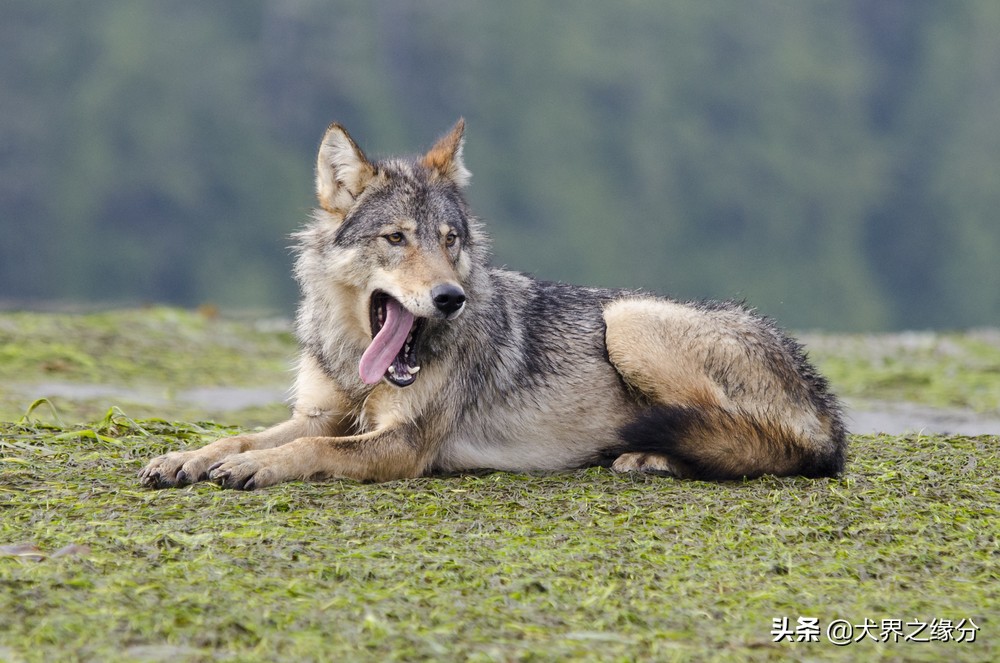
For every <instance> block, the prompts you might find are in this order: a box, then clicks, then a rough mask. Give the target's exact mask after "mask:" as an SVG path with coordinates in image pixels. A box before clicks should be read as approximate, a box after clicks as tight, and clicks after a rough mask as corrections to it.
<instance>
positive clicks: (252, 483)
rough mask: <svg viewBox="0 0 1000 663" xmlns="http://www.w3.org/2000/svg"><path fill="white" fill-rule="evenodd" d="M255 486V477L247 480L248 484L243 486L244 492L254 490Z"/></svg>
mask: <svg viewBox="0 0 1000 663" xmlns="http://www.w3.org/2000/svg"><path fill="white" fill-rule="evenodd" d="M255 486H256V482H255V481H254V477H250V478H249V479H247V481H246V483H245V484H243V487H242V490H253V489H254V487H255Z"/></svg>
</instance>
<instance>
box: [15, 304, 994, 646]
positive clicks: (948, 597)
mask: <svg viewBox="0 0 1000 663" xmlns="http://www.w3.org/2000/svg"><path fill="white" fill-rule="evenodd" d="M807 341H809V347H810V349H811V350H812V349H813V348H815V349H816V351H815V353H814V357H816V359H817V362H818V363H819V364H820V366H821V368H822V369H823V370H824V371H827V372H828V373H831V374H832V375H833V378H834V384H835V387H836V388H837V389H838V390H840V391H841V393H844V394H845V395H849V396H858V395H861V396H865V395H870V396H872V397H878V398H889V399H892V398H896V397H907V395H910V394H914V395H915V397H914V400H917V401H921V402H925V403H929V404H940V403H948V404H964V405H967V406H969V407H976V408H977V409H980V410H983V411H991V412H995V411H997V410H998V408H1000V390H997V389H996V388H995V385H994V380H995V378H996V375H998V374H1000V373H998V369H997V366H998V360H997V358H996V357H995V356H994V354H993V352H994V348H995V347H996V345H997V344H996V338H994V336H991V335H990V333H982V334H979V335H947V336H938V335H930V336H928V335H917V336H914V337H912V338H911V337H904V338H902V340H900V339H892V338H890V337H875V338H874V339H873V340H872V339H869V341H871V343H874V344H875V345H872V344H871V343H868V344H866V343H864V342H862V341H863V339H862V337H816V338H811V339H807ZM873 348H874V349H873ZM294 350H295V345H294V341H293V339H292V337H291V335H290V334H289V333H288V327H287V323H284V324H281V323H268V324H265V325H260V324H253V323H251V322H248V321H245V320H244V321H239V320H228V319H220V318H217V317H215V316H213V315H205V314H204V313H189V312H184V311H176V310H173V309H149V310H146V311H120V312H111V313H99V314H90V315H81V316H68V315H52V314H37V313H18V314H12V313H4V314H0V420H3V419H6V420H7V422H8V423H0V661H73V660H83V661H216V660H233V661H252V660H260V661H276V660H295V661H299V660H301V661H341V660H343V661H354V660H372V661H384V660H435V661H439V660H474V661H476V660H478V661H534V660H537V661H548V660H599V661H608V660H611V661H615V660H621V661H629V660H664V661H670V660H677V661H689V660H733V661H742V660H785V659H794V660H899V661H912V660H916V661H920V660H925V661H937V660H956V661H991V660H1000V644H998V642H1000V639H998V637H997V632H998V629H1000V610H998V595H1000V525H998V522H1000V518H998V513H997V511H998V509H1000V506H998V505H1000V481H998V477H1000V438H998V437H996V436H982V437H945V436H920V435H913V436H904V437H896V436H886V435H880V436H855V437H853V438H852V441H851V448H850V453H849V464H848V469H847V472H846V474H845V475H844V476H843V477H841V478H838V479H824V480H807V479H799V478H788V479H776V478H773V477H765V478H762V479H759V480H756V481H748V482H724V483H704V482H696V481H675V480H671V479H666V478H659V477H647V476H629V475H615V474H612V473H610V472H608V471H607V470H603V469H591V470H584V471H578V472H566V473H559V474H548V475H524V474H510V473H501V472H497V473H477V474H469V475H461V476H448V477H436V478H428V479H419V480H410V481H396V482H390V483H386V484H359V483H356V482H352V481H330V482H326V483H317V484H309V483H302V482H295V483H288V484H282V485H279V486H275V487H272V488H268V489H266V490H262V491H259V492H249V493H243V492H233V491H226V490H222V489H220V488H218V487H216V486H214V485H213V484H209V483H203V484H197V485H194V486H190V487H187V488H184V489H180V490H164V491H155V490H145V489H142V488H140V487H139V485H138V481H137V479H136V474H137V472H138V471H139V469H140V468H141V467H142V466H143V465H144V464H145V463H146V461H147V460H148V459H149V458H151V457H153V456H155V455H158V454H160V453H164V452H166V451H171V450H177V449H183V448H188V447H196V446H200V445H203V444H205V443H207V442H209V441H211V440H213V439H215V438H217V437H219V436H223V435H229V434H232V433H233V432H235V431H236V430H245V429H247V428H248V427H253V426H255V425H257V424H259V423H264V422H267V421H270V422H274V421H277V420H280V418H281V416H282V414H283V413H282V412H280V411H276V412H274V413H273V414H272V413H270V412H263V411H259V412H255V413H251V414H248V413H247V412H245V411H241V412H229V413H227V414H225V415H223V416H215V415H212V414H211V409H210V408H203V409H201V410H199V409H198V408H190V407H188V406H180V405H177V404H175V403H173V402H170V403H167V404H166V405H164V406H163V409H162V411H161V412H160V416H162V417H164V418H165V419H166V420H165V419H150V418H143V419H139V420H136V419H133V418H130V417H129V416H126V414H125V412H127V413H128V415H131V416H132V417H138V416H142V417H148V416H151V413H152V412H155V411H156V409H155V407H154V405H151V404H149V403H146V404H142V403H140V404H139V405H137V406H135V407H133V406H132V405H128V406H127V407H125V408H124V409H125V412H122V410H121V409H118V408H111V405H112V404H118V405H121V404H123V403H128V402H129V401H128V400H127V399H111V400H108V399H107V398H106V397H96V398H93V399H90V400H89V401H87V402H81V401H74V400H73V399H66V398H52V399H51V403H50V402H48V401H42V402H38V403H35V404H34V406H33V407H29V406H30V405H31V403H30V400H29V401H24V400H23V396H21V395H18V393H17V392H16V390H12V389H11V388H10V385H11V384H14V383H17V384H25V383H32V382H49V381H54V382H58V383H73V382H79V383H81V384H109V385H115V386H119V387H125V388H135V389H136V391H137V392H138V391H140V390H142V389H146V388H148V387H150V386H151V385H159V386H160V387H165V388H167V389H183V388H191V387H204V386H212V385H222V386H236V387H247V386H254V385H274V384H278V385H281V386H282V387H284V386H287V382H288V379H289V374H288V367H289V365H290V363H291V361H292V358H293V357H294ZM894 353H895V354H894ZM907 366H910V368H907ZM918 369H919V370H918ZM939 372H941V375H939ZM897 373H898V374H899V375H901V376H902V377H899V378H898V379H896V378H893V379H888V378H889V377H891V374H897ZM918 373H919V375H918ZM879 376H882V377H886V378H887V379H885V380H882V381H881V382H880V381H879ZM914 376H916V378H914ZM921 376H923V377H921ZM873 384H874V385H876V386H872V385H873ZM920 384H923V385H924V387H926V389H925V390H924V391H921V389H920V387H919V385H920ZM878 385H881V386H878ZM873 390H874V391H873ZM137 400H139V399H138V397H137ZM53 404H54V405H55V407H56V409H57V412H53V410H52V408H51V407H50V405H53ZM109 408H111V409H109ZM280 409H281V408H280V406H277V407H276V410H280ZM26 410H28V414H27V415H26V416H24V417H22V416H21V415H23V414H24V413H25V411H26ZM105 412H106V413H107V414H106V415H105V414H104V413H105ZM208 416H212V417H214V418H215V420H216V421H223V420H224V421H230V422H233V423H235V424H238V425H239V429H237V428H236V427H231V426H223V425H220V424H217V423H212V422H207V421H203V419H204V418H206V417H208ZM73 421H90V423H89V424H86V425H74V424H72V423H67V422H73ZM192 422H200V423H192ZM786 617H787V618H788V620H789V628H790V629H791V630H792V631H795V632H796V635H799V636H806V635H808V633H807V632H806V630H805V629H804V628H800V629H796V625H797V620H798V618H816V619H818V620H819V626H820V631H819V633H818V635H819V642H788V641H782V642H773V640H774V637H773V635H772V629H773V628H774V622H773V620H775V619H778V620H779V623H780V620H781V619H782V618H786ZM838 619H843V620H847V621H848V622H850V623H851V624H864V623H865V620H869V621H873V622H875V623H877V624H879V625H880V628H878V629H876V630H875V631H874V634H875V635H876V636H879V635H882V633H883V630H882V629H881V625H882V620H900V621H901V622H902V624H901V626H902V631H903V634H902V635H900V636H899V639H900V641H899V642H895V641H893V640H894V639H895V638H894V637H892V636H891V634H889V633H888V632H886V634H887V636H888V640H889V641H888V642H881V643H876V642H873V641H871V640H870V638H868V637H866V636H865V635H864V633H863V631H860V630H858V631H857V632H856V633H855V637H859V636H860V637H861V638H862V642H859V643H855V644H849V645H846V646H836V645H834V644H832V643H831V642H830V641H829V639H828V638H827V633H826V628H827V627H828V626H829V624H830V623H832V622H833V621H834V620H838ZM969 619H971V620H972V622H973V623H975V625H976V626H977V628H978V630H976V631H974V635H975V641H974V642H955V641H954V640H955V639H957V638H958V637H959V636H960V635H961V637H963V638H964V639H968V637H969V634H968V633H967V632H966V633H962V632H960V631H959V630H957V629H955V628H952V629H950V630H949V629H948V628H946V625H947V623H948V621H950V622H951V625H952V626H953V627H955V626H957V625H959V624H960V623H961V621H962V620H969ZM934 620H937V621H936V622H934ZM919 622H924V623H926V624H928V627H927V629H925V630H924V631H922V632H921V633H919V634H917V635H916V637H917V639H923V638H927V637H929V636H930V635H931V628H930V624H931V623H932V622H934V624H936V627H935V628H936V630H935V633H936V634H937V635H938V637H940V636H941V635H942V634H945V635H950V636H951V637H952V641H936V642H912V641H910V642H907V641H903V640H904V636H905V635H909V634H912V632H913V631H915V630H916V629H917V627H918V625H919V624H918V623H919ZM968 623H969V622H966V625H968ZM910 624H913V626H911V625H910Z"/></svg>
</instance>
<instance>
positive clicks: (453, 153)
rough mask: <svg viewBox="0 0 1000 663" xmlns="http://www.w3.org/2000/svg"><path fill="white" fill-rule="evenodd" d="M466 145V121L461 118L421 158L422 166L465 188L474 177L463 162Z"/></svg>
mask: <svg viewBox="0 0 1000 663" xmlns="http://www.w3.org/2000/svg"><path fill="white" fill-rule="evenodd" d="M464 143H465V120H464V119H462V118H459V120H458V122H456V123H455V126H454V127H452V128H451V131H449V132H448V134H447V135H446V136H445V137H444V138H442V139H441V140H439V141H438V142H436V143H435V144H434V147H432V148H431V149H430V150H428V151H427V154H425V155H424V156H422V157H420V165H422V166H425V167H427V168H429V169H431V170H432V171H433V172H435V173H436V174H438V175H440V176H441V177H446V178H448V179H450V180H451V181H452V182H454V183H455V184H457V185H458V186H465V185H466V184H468V183H469V179H470V178H471V177H472V173H470V172H469V171H468V170H466V168H465V162H463V161H462V146H463V144H464Z"/></svg>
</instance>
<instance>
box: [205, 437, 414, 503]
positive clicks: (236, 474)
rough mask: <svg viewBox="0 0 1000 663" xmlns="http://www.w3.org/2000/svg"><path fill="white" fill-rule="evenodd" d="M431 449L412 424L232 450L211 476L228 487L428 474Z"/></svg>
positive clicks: (248, 488)
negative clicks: (423, 446)
mask: <svg viewBox="0 0 1000 663" xmlns="http://www.w3.org/2000/svg"><path fill="white" fill-rule="evenodd" d="M429 458H430V450H429V449H422V445H421V444H420V443H419V442H418V441H417V430H416V428H415V427H413V426H401V427H398V428H389V429H382V430H377V431H374V432H371V433H365V434H363V435H352V436H350V437H302V438H299V439H297V440H295V441H294V442H289V443H288V444H285V445H282V446H280V447H275V448H272V449H259V450H255V451H247V452H245V453H241V454H237V455H235V456H229V457H228V458H225V459H224V460H222V461H220V462H217V463H215V464H214V465H212V466H211V467H210V468H209V478H210V479H212V480H213V481H217V482H218V483H219V484H220V485H222V486H224V487H226V488H238V489H243V490H252V489H254V488H263V487H264V486H271V485H274V484H276V483H280V482H282V481H291V480H295V479H319V478H327V477H345V478H350V479H358V480H359V481H389V480H391V479H403V478H410V477H417V476H420V475H421V474H423V472H424V470H425V468H426V467H427V464H428V462H429Z"/></svg>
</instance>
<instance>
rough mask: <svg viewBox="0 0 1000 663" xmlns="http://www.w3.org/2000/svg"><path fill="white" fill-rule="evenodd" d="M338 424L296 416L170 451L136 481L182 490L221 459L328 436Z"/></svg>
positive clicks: (201, 478) (306, 415) (315, 416)
mask: <svg viewBox="0 0 1000 663" xmlns="http://www.w3.org/2000/svg"><path fill="white" fill-rule="evenodd" d="M337 423H338V421H337V420H336V419H334V418H332V417H331V416H329V415H327V414H316V413H300V412H296V414H295V415H294V416H293V417H292V418H291V419H289V420H288V421H285V422H283V423H280V424H278V425H277V426H273V427H271V428H268V429H267V430H264V431H261V432H260V433H248V434H246V435H236V436H235V437H224V438H221V439H219V440H216V441H215V442H212V443H211V444H209V445H206V446H204V447H202V448H200V449H194V450H192V451H173V452H171V453H168V454H165V455H163V456H159V457H157V458H154V459H153V460H151V461H150V462H149V464H148V465H146V467H145V468H144V469H143V470H142V471H141V472H140V473H139V480H140V482H141V483H142V484H143V485H144V486H148V487H150V488H170V487H172V486H183V485H185V484H189V483H194V482H196V481H204V480H205V479H208V470H209V468H210V467H211V466H212V465H214V464H215V463H217V462H219V461H220V460H222V459H224V458H228V457H229V456H233V455H235V454H241V453H245V452H248V451H254V450H261V449H272V448H274V447H279V446H281V445H284V444H288V443H289V442H291V441H293V440H297V439H299V438H300V437H305V436H308V435H331V434H336V432H337V428H338V426H337Z"/></svg>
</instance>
